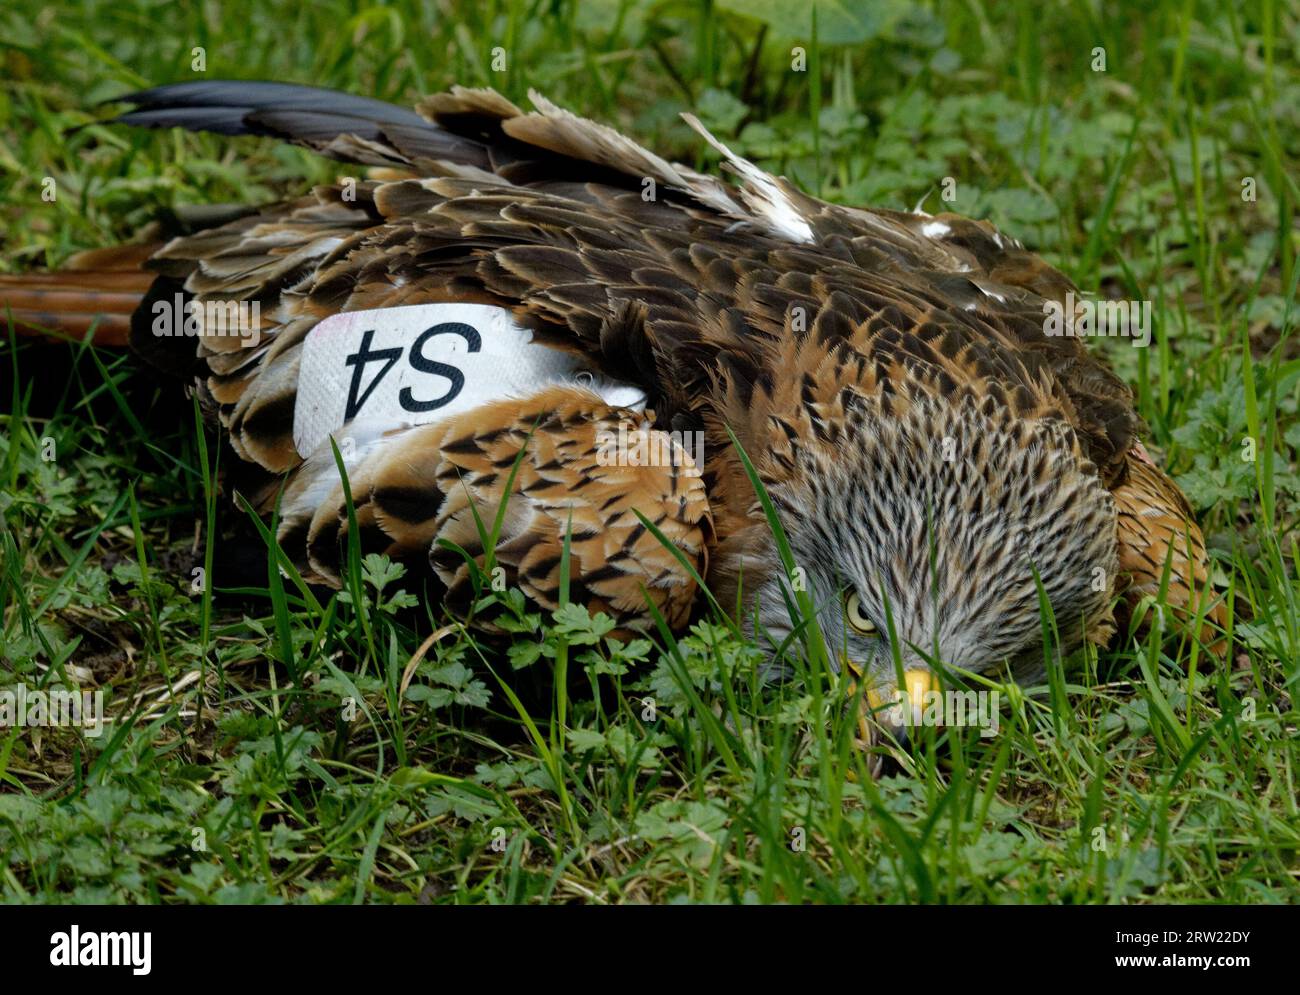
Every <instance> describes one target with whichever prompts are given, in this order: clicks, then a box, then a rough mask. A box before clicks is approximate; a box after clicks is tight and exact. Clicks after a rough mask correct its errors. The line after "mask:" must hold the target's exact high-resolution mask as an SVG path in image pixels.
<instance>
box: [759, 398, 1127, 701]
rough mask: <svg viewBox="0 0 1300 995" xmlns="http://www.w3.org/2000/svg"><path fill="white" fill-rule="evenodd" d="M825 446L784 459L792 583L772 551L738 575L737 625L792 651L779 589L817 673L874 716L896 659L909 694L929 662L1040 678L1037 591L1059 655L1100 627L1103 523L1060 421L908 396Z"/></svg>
mask: <svg viewBox="0 0 1300 995" xmlns="http://www.w3.org/2000/svg"><path fill="white" fill-rule="evenodd" d="M824 435H825V436H826V438H821V441H820V443H819V444H801V445H798V446H796V447H795V448H794V449H793V450H791V452H790V458H789V460H788V461H787V463H786V466H785V472H784V473H782V474H781V475H780V476H779V478H778V479H777V480H776V481H774V482H773V484H772V485H771V486H770V487H769V493H770V494H771V496H772V499H773V503H774V505H775V506H776V508H777V510H778V514H779V515H780V518H781V520H782V522H783V527H784V529H785V531H786V534H787V536H788V539H789V543H790V548H791V551H792V552H793V555H794V560H795V563H796V564H797V565H798V570H797V573H796V576H795V577H794V578H790V577H786V576H785V572H784V570H782V568H781V566H780V560H779V558H777V555H776V552H775V546H774V543H769V544H768V545H767V546H766V547H764V546H763V545H762V544H755V545H751V547H750V552H749V554H748V555H746V556H745V557H744V560H745V561H746V562H747V564H748V566H749V567H750V568H753V569H751V570H750V574H749V576H748V577H746V578H745V579H743V580H742V582H741V584H742V590H746V589H747V590H748V591H749V592H750V598H752V600H749V609H750V610H749V612H748V617H749V619H750V620H751V621H753V620H756V621H757V622H758V623H759V626H760V627H761V628H762V629H764V630H766V631H767V633H768V634H769V635H770V636H772V637H774V638H775V639H776V640H778V641H780V640H782V639H783V638H785V637H786V636H788V635H789V634H790V633H791V631H792V624H791V620H790V614H789V611H788V608H787V595H786V593H783V588H784V589H785V591H786V592H788V591H789V590H790V588H791V587H792V584H793V585H802V586H803V588H804V590H806V592H807V594H808V596H809V598H810V600H811V602H812V604H813V606H814V608H815V611H816V612H817V618H818V622H819V624H820V627H821V630H822V633H823V635H824V638H825V641H826V644H827V649H828V651H829V653H830V656H831V659H832V661H833V662H834V663H835V664H837V665H838V664H845V665H848V666H850V667H851V668H852V669H853V670H854V671H856V672H858V673H860V674H861V676H862V678H863V679H864V680H865V681H866V684H867V689H868V693H869V695H871V696H872V697H873V698H875V697H879V698H885V699H888V698H890V697H891V696H892V694H893V692H894V689H895V687H896V685H897V679H896V674H897V672H898V667H897V663H896V661H895V656H894V653H895V650H896V652H897V654H898V656H899V658H900V659H901V663H902V670H903V671H904V672H907V674H908V677H907V682H908V684H909V685H911V684H913V683H914V682H917V683H919V684H921V685H923V686H926V687H929V686H930V683H929V675H930V674H931V673H932V672H933V669H934V666H933V665H934V663H935V662H936V661H937V662H939V663H941V664H943V665H944V666H955V667H958V668H961V669H964V670H969V671H974V672H980V671H987V670H990V669H992V668H994V667H997V666H998V665H999V664H1002V663H1003V662H1004V661H1006V662H1009V663H1010V664H1011V666H1012V672H1013V674H1016V675H1017V676H1020V677H1021V678H1024V677H1026V676H1028V675H1030V674H1032V673H1033V672H1034V671H1035V670H1036V669H1038V668H1041V665H1042V660H1043V653H1042V633H1043V628H1042V613H1041V610H1040V604H1041V602H1040V586H1041V592H1042V594H1043V595H1045V597H1046V600H1047V602H1048V603H1049V604H1050V605H1051V608H1052V613H1053V615H1054V617H1055V620H1056V626H1057V629H1058V632H1059V638H1060V642H1061V645H1062V648H1063V649H1064V650H1066V651H1068V650H1069V649H1071V648H1073V647H1075V646H1077V645H1078V644H1079V643H1080V642H1081V641H1082V639H1083V637H1084V634H1085V633H1086V632H1090V631H1092V630H1093V629H1095V628H1097V627H1099V626H1101V625H1103V624H1104V623H1105V620H1106V619H1107V618H1108V615H1109V605H1110V600H1109V599H1110V592H1111V587H1112V583H1113V579H1114V575H1115V570H1116V565H1117V559H1116V534H1115V509H1114V505H1113V501H1112V498H1111V495H1110V493H1109V492H1108V491H1107V489H1106V488H1105V486H1103V484H1102V482H1101V481H1100V479H1099V478H1098V475H1097V471H1096V469H1095V468H1094V467H1093V465H1092V464H1091V463H1090V462H1089V461H1088V460H1087V459H1086V458H1085V457H1084V455H1083V454H1082V453H1081V451H1080V448H1079V444H1078V441H1077V439H1076V437H1075V435H1074V433H1073V431H1072V430H1071V429H1070V428H1069V427H1067V426H1066V425H1064V424H1063V423H1062V422H1061V421H1059V420H1057V419H1050V418H1047V419H1032V420H1031V419H1026V418H1023V417H1019V416H1017V415H1016V414H1014V413H1013V412H1012V411H1011V410H1010V409H1009V407H1008V406H1006V405H1005V404H1003V403H1000V402H997V401H995V400H994V399H992V398H989V397H984V398H980V397H977V396H975V395H974V394H973V393H969V392H968V393H965V394H964V395H963V396H960V397H956V398H940V397H937V396H933V395H930V394H922V395H920V396H917V397H913V398H910V399H906V400H905V399H903V398H900V397H898V396H895V397H893V398H891V399H888V400H882V399H881V398H878V397H877V398H864V399H862V402H861V403H856V404H854V405H852V406H851V407H850V408H849V410H847V411H845V413H844V415H843V417H842V419H841V420H840V421H839V422H838V424H837V425H836V427H835V428H834V430H831V431H829V432H826V433H824ZM759 531H761V529H756V530H755V532H756V533H758V532H759ZM753 541H755V542H757V541H756V540H753ZM743 566H744V565H742V567H743ZM764 566H766V569H764ZM755 574H756V575H757V576H755ZM891 629H892V632H893V634H894V637H895V639H896V646H895V647H891V642H890V635H889V633H890V631H891Z"/></svg>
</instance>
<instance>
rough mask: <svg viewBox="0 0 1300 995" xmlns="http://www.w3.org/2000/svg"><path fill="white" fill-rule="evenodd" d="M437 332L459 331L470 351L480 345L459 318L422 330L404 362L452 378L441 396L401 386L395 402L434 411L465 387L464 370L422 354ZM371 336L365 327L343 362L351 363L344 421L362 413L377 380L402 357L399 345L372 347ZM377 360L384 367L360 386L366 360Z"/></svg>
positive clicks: (457, 333)
mask: <svg viewBox="0 0 1300 995" xmlns="http://www.w3.org/2000/svg"><path fill="white" fill-rule="evenodd" d="M437 335H459V336H460V337H461V338H463V339H464V340H465V342H466V344H468V346H469V349H468V351H469V352H478V351H479V350H480V349H481V348H482V347H483V340H482V339H481V338H480V337H479V334H478V331H477V330H476V329H475V328H474V327H473V326H472V325H466V324H465V323H464V322H460V321H445V322H443V323H442V324H440V325H434V326H433V327H432V328H427V329H425V330H424V331H423V332H421V333H420V337H419V338H417V339H416V340H415V341H414V342H413V343H411V351H410V352H409V353H408V354H407V357H406V362H407V363H408V364H409V365H410V367H411V369H413V370H417V371H418V372H420V373H432V374H434V375H435V376H440V377H445V378H446V379H447V380H449V381H450V382H451V386H450V387H449V388H448V389H447V392H446V393H445V394H443V395H442V396H441V397H435V398H431V399H429V400H419V399H417V398H416V397H415V395H414V393H412V391H411V388H410V387H403V388H402V389H401V390H400V391H398V393H397V403H398V404H400V405H401V406H402V407H403V408H404V409H405V410H407V411H411V412H421V411H434V410H436V409H438V408H441V407H442V406H443V405H444V404H450V403H451V402H452V401H453V400H454V399H455V398H456V395H457V394H459V393H460V392H461V391H462V390H464V388H465V374H464V373H462V372H461V371H460V370H458V369H457V368H456V367H454V366H449V365H448V364H446V363H439V362H437V361H435V360H432V359H430V358H429V357H428V356H426V355H425V354H424V346H425V344H426V343H427V342H428V341H429V340H430V339H432V338H434V337H435V336H437ZM374 337H375V333H374V331H373V329H371V330H367V331H366V332H365V333H364V334H363V335H362V336H361V345H360V346H359V347H358V348H357V351H356V352H354V353H353V354H352V355H350V356H348V357H347V358H346V359H345V360H344V363H345V364H346V365H348V366H351V367H353V370H352V385H351V386H350V387H349V388H348V405H347V410H346V412H345V414H344V416H343V419H344V421H351V420H352V419H353V418H355V417H356V416H357V415H358V414H360V413H361V409H362V408H363V407H365V404H366V401H368V400H369V399H370V395H371V394H373V393H374V391H375V388H376V387H378V386H379V381H381V380H383V379H384V377H385V376H387V374H388V371H389V370H391V369H392V368H393V366H394V365H395V364H396V363H397V361H398V360H399V359H401V358H402V349H401V347H400V346H398V347H396V348H393V349H371V348H370V343H371V341H373V339H374ZM378 362H383V363H384V368H383V369H381V370H380V371H379V373H378V375H376V377H375V378H374V379H373V380H371V381H370V384H369V386H367V387H366V389H365V390H362V389H361V379H362V371H363V370H364V369H365V368H366V365H367V364H369V363H378ZM358 395H360V396H358Z"/></svg>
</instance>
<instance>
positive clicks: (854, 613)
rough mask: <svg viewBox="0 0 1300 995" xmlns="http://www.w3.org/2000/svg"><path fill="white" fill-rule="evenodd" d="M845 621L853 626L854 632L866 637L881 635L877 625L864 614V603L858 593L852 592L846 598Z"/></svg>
mask: <svg viewBox="0 0 1300 995" xmlns="http://www.w3.org/2000/svg"><path fill="white" fill-rule="evenodd" d="M844 619H845V621H847V622H848V623H849V625H851V626H853V631H854V632H860V633H862V635H864V636H875V635H878V634H879V630H878V629H877V628H876V623H875V622H873V621H871V619H869V618H867V616H865V615H863V614H862V602H861V601H860V600H859V599H858V594H857V592H856V591H850V592H849V593H848V595H847V596H846V597H845V598H844Z"/></svg>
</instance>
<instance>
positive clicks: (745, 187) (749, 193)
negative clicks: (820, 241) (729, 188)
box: [682, 114, 814, 242]
mask: <svg viewBox="0 0 1300 995" xmlns="http://www.w3.org/2000/svg"><path fill="white" fill-rule="evenodd" d="M682 120H683V121H685V122H686V123H687V124H689V125H690V126H691V127H692V128H694V129H695V131H696V132H698V133H699V135H700V137H702V138H703V139H704V140H705V141H706V142H708V143H709V144H710V145H712V146H713V147H714V148H715V149H717V151H718V153H719V154H720V155H721V156H722V157H723V159H725V160H726V163H727V165H728V166H729V167H730V168H731V170H732V171H733V172H735V173H736V174H737V175H738V176H739V177H740V179H741V184H740V196H741V198H742V199H743V200H744V201H745V206H746V207H748V208H749V209H750V210H751V211H752V212H753V213H754V215H755V216H756V217H755V218H754V219H752V220H756V221H760V222H762V223H763V225H764V226H765V227H767V228H768V229H770V230H771V231H772V232H773V233H774V234H776V235H779V236H781V237H782V238H785V239H788V240H789V241H791V242H812V241H814V239H813V230H812V226H811V225H810V224H808V222H807V220H806V219H805V218H804V217H803V215H801V214H800V213H799V211H798V209H797V208H796V207H795V206H794V204H793V203H791V201H790V198H789V197H788V196H787V195H786V193H785V191H784V190H782V189H781V187H780V184H778V183H777V182H776V177H774V176H772V174H771V173H767V172H764V171H763V170H761V169H759V168H758V167H757V166H755V165H754V164H753V163H752V162H750V161H749V160H748V159H746V158H744V157H743V156H738V155H736V153H734V152H732V151H731V149H729V148H727V146H725V145H724V144H722V142H720V141H718V140H717V139H716V138H714V137H713V135H712V133H710V131H709V129H708V128H706V127H704V125H702V124H701V123H700V120H699V118H697V117H696V116H695V115H694V114H683V115H682Z"/></svg>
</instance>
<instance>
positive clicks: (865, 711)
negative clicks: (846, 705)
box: [844, 660, 939, 777]
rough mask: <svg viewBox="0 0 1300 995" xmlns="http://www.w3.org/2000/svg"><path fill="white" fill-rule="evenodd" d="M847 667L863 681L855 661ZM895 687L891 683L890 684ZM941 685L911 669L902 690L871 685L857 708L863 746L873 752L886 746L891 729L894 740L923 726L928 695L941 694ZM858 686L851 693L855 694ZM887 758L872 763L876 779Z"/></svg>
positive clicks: (935, 679) (847, 663) (905, 676)
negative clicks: (872, 748) (887, 734)
mask: <svg viewBox="0 0 1300 995" xmlns="http://www.w3.org/2000/svg"><path fill="white" fill-rule="evenodd" d="M844 662H845V665H846V666H847V667H848V668H849V670H850V672H852V674H853V675H854V677H855V678H856V679H857V680H862V679H863V678H864V675H863V673H862V670H861V669H860V668H859V667H858V666H857V665H856V664H854V662H853V661H852V660H845V661H844ZM891 684H892V681H891ZM938 690H939V682H938V680H937V678H936V677H935V675H934V674H932V673H931V672H930V671H928V670H908V671H905V672H904V674H903V687H902V688H901V689H899V688H896V687H890V686H885V685H881V684H878V683H877V684H870V685H868V686H867V687H866V688H865V689H864V691H863V693H862V700H861V703H860V705H859V709H858V732H859V734H860V735H861V737H862V745H863V746H864V747H865V748H867V749H870V748H871V747H875V746H881V745H883V743H884V732H885V730H886V729H888V731H889V732H891V733H892V734H893V735H894V737H895V738H897V739H902V738H903V737H904V736H905V735H906V730H907V727H909V726H912V725H920V723H921V720H922V715H923V713H924V711H925V705H926V694H927V693H928V692H930V691H938ZM856 692H857V688H856V683H855V685H854V686H853V687H852V688H851V693H853V694H856ZM883 763H884V758H883V757H881V756H877V757H875V758H874V759H873V760H872V762H871V773H872V776H873V777H878V776H879V775H880V770H881V767H882V766H883Z"/></svg>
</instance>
